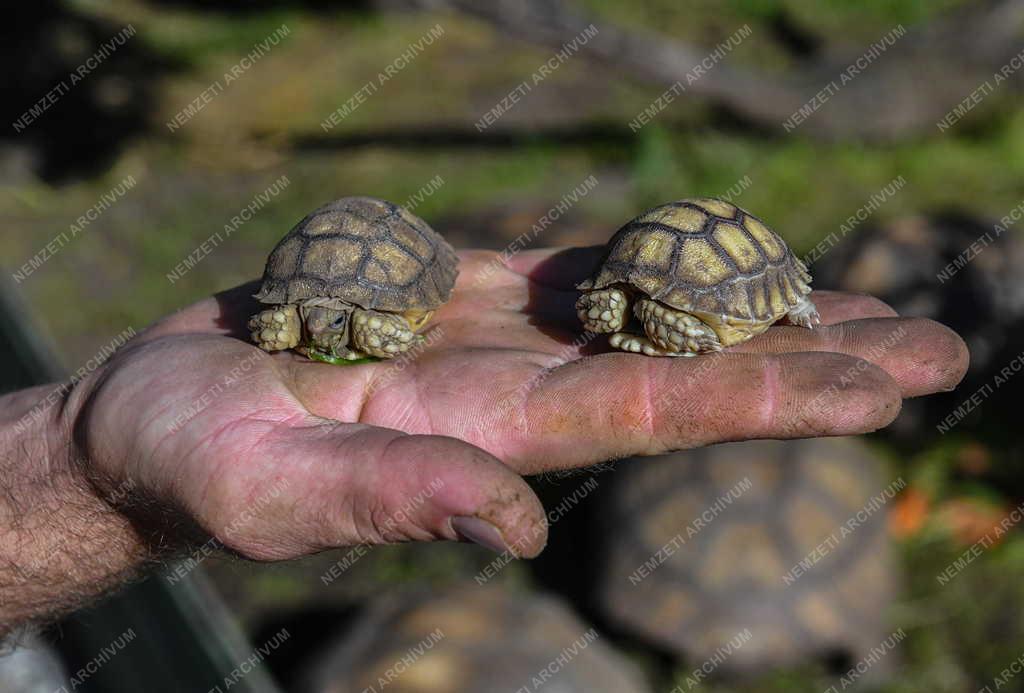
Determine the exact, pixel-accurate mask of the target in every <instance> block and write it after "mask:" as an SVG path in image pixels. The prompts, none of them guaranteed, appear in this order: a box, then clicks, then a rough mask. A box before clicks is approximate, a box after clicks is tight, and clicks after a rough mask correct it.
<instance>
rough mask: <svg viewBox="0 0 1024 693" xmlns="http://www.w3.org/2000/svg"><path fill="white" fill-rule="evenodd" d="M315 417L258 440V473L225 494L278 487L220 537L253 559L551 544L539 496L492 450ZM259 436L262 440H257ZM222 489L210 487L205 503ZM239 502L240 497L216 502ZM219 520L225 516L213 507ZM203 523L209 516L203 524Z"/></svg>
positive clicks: (532, 548)
mask: <svg viewBox="0 0 1024 693" xmlns="http://www.w3.org/2000/svg"><path fill="white" fill-rule="evenodd" d="M311 418H313V419H314V422H313V423H312V425H300V426H290V427H288V428H286V429H285V430H284V431H283V432H276V431H275V433H274V434H272V435H270V436H266V434H265V433H264V437H263V438H262V441H263V442H262V444H260V445H259V446H258V447H257V448H256V449H254V450H253V451H252V455H253V457H254V458H255V459H253V458H250V459H249V460H248V461H247V462H246V468H248V469H250V470H264V471H265V472H266V473H264V474H257V475H254V476H255V478H250V480H249V483H245V482H243V483H242V487H241V488H236V489H230V490H228V491H227V493H228V494H229V495H230V496H231V497H233V498H235V499H245V502H246V503H249V504H250V505H251V504H252V503H253V500H252V499H253V498H258V497H260V489H261V488H262V489H264V490H266V489H269V488H272V487H275V486H276V487H277V488H278V493H277V495H276V497H275V498H274V499H273V500H271V501H268V502H266V503H265V504H264V506H263V507H262V508H261V510H260V511H259V512H257V513H250V514H251V515H252V516H253V518H254V519H253V521H252V522H249V523H247V524H246V526H245V527H244V528H243V529H242V530H240V531H238V532H235V533H232V534H233V535H234V536H228V537H225V536H221V533H220V532H217V531H216V529H213V531H212V532H211V533H213V534H214V535H215V536H217V537H218V538H219V539H220V540H221V541H223V542H224V543H225V545H227V546H228V547H229V548H232V549H234V550H236V551H238V552H240V553H242V554H243V555H246V556H248V557H250V558H256V559H267V560H276V559H283V558H293V557H296V556H300V555H303V554H307V553H313V552H316V551H320V550H324V549H327V548H335V547H344V546H355V545H360V544H386V543H394V542H401V541H432V540H438V539H448V540H463V541H473V542H476V543H478V544H481V545H483V546H486V547H488V548H490V549H492V550H494V551H497V552H505V551H508V552H510V553H511V554H512V555H514V556H516V557H533V556H536V555H537V554H538V553H540V551H541V550H542V549H543V548H544V545H545V543H546V541H547V524H546V522H545V517H544V509H543V506H542V505H541V503H540V500H539V499H538V498H537V496H536V495H535V494H534V492H533V490H532V489H531V488H530V487H529V485H528V484H527V483H526V482H525V481H524V480H523V478H522V477H520V476H519V475H518V474H516V473H515V472H513V471H512V470H511V469H510V468H509V467H507V466H505V465H504V464H503V463H502V462H501V461H500V460H498V459H497V458H496V457H494V456H492V455H490V454H489V453H487V452H485V451H484V450H481V449H480V448H478V447H475V446H473V445H470V444H469V443H466V442H464V441H461V440H458V439H456V438H449V437H446V436H434V435H408V434H405V433H402V432H400V431H394V430H391V429H386V428H377V427H373V426H365V425H361V424H339V423H338V422H336V421H329V420H326V419H319V418H315V417H311ZM255 440H261V439H260V438H255ZM217 495H219V494H216V493H208V494H206V499H207V501H208V503H207V505H214V504H216V502H215V501H214V499H215V498H216V496H217ZM219 505H220V506H221V507H225V506H227V507H237V506H238V505H239V504H238V503H237V502H233V501H230V500H229V501H228V502H226V503H220V504H219ZM218 515H220V516H221V518H222V519H221V520H220V521H218V522H214V525H218V524H221V525H222V524H223V522H224V518H225V517H230V513H224V512H218ZM203 524H206V523H203Z"/></svg>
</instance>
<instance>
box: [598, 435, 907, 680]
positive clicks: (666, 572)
mask: <svg viewBox="0 0 1024 693" xmlns="http://www.w3.org/2000/svg"><path fill="white" fill-rule="evenodd" d="M887 484H889V480H888V479H886V477H885V476H884V475H883V474H882V472H881V464H880V461H879V460H878V459H877V458H875V457H874V456H873V455H872V454H871V453H870V451H869V450H868V448H867V447H866V446H864V445H863V444H861V443H860V442H859V441H857V440H855V439H835V438H833V439H824V438H822V439H815V440H804V441H785V442H783V441H752V442H743V443H730V444H726V445H718V446H714V447H710V448H704V449H701V450H695V451H689V452H684V453H676V454H673V455H665V456H662V457H660V458H654V459H645V460H644V461H643V464H633V465H623V466H622V467H621V468H619V469H617V470H616V478H615V479H613V480H612V481H611V482H610V484H609V485H607V486H606V487H605V488H604V489H603V495H601V496H599V497H598V503H599V507H600V509H599V511H597V512H596V517H598V518H600V520H599V522H600V523H601V524H603V526H602V527H601V528H600V529H599V531H600V532H601V534H602V536H603V537H604V540H603V541H604V546H603V549H604V550H603V551H601V552H600V555H601V559H600V561H601V565H600V566H599V568H598V569H597V570H596V571H595V572H596V584H595V589H596V597H597V604H598V607H599V609H600V611H601V612H602V614H603V615H605V617H607V618H608V619H609V620H610V621H611V622H613V623H614V624H615V625H616V626H618V627H620V628H622V629H623V630H626V631H628V632H630V633H632V634H634V635H637V636H639V637H641V638H642V639H644V640H645V641H647V642H648V643H651V644H653V645H656V646H658V647H660V648H663V649H664V650H665V651H667V652H670V653H672V654H674V655H677V656H681V657H685V658H692V660H693V661H703V660H705V659H707V658H708V657H710V656H712V655H713V654H714V653H715V651H716V648H720V647H722V646H723V645H725V644H726V643H727V642H730V641H731V640H733V639H734V638H737V637H738V636H739V634H741V633H743V632H744V631H745V630H747V629H749V634H748V635H747V636H746V640H747V641H746V642H743V643H742V646H741V647H738V648H737V649H736V650H735V651H734V652H733V653H732V655H731V656H730V657H729V659H728V661H727V662H726V664H725V667H726V669H728V670H730V671H732V672H733V673H740V672H752V671H755V670H761V669H763V668H765V667H773V666H784V665H792V664H798V663H806V661H807V660H811V659H815V658H824V659H828V658H831V657H835V656H847V657H850V658H851V660H856V659H859V658H860V657H861V656H863V655H865V654H866V653H867V652H868V651H869V650H870V648H871V647H873V646H876V645H877V644H878V643H879V642H881V641H882V640H883V639H884V638H885V637H886V635H887V634H888V629H887V628H886V625H887V624H886V622H885V613H884V612H885V607H886V605H887V604H888V603H890V602H892V600H893V599H894V597H895V590H896V584H895V583H896V576H895V568H894V565H893V558H894V557H893V555H892V545H891V542H890V541H889V538H888V535H887V533H886V522H885V520H886V512H885V511H886V508H887V507H888V506H887V504H886V503H887V501H889V498H890V497H891V495H894V494H895V492H896V490H897V489H896V488H895V487H893V486H889V485H887ZM886 490H888V492H889V495H888V496H886V495H885V492H886ZM879 499H880V500H879ZM851 518H854V519H853V520H851ZM850 522H852V523H853V524H852V525H850V524H848V523H850ZM740 639H744V638H740ZM733 645H734V646H735V645H736V642H733Z"/></svg>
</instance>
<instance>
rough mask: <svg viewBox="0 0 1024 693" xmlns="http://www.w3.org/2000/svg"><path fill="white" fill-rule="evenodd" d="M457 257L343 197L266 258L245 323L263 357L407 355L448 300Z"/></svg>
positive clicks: (393, 214)
mask: <svg viewBox="0 0 1024 693" xmlns="http://www.w3.org/2000/svg"><path fill="white" fill-rule="evenodd" d="M456 275H458V258H457V257H456V255H455V251H454V250H453V249H452V247H451V246H450V245H448V243H447V241H445V240H444V239H443V238H442V237H441V236H440V235H438V234H437V233H436V232H435V231H434V230H433V229H431V228H430V227H429V226H428V225H427V223H426V222H425V221H423V220H422V219H420V218H419V217H417V216H415V215H414V214H412V213H410V212H408V211H407V210H405V209H403V208H402V207H399V206H398V205H395V204H392V203H390V202H386V201H384V200H377V199H374V198H372V197H343V198H341V199H340V200H335V201H334V202H330V203H328V204H326V205H324V206H323V207H320V208H319V209H317V210H316V211H314V212H313V213H312V214H310V215H309V216H307V217H306V218H305V219H303V220H302V221H300V222H299V223H298V224H296V225H295V227H294V228H293V229H292V230H291V231H289V232H288V235H286V236H285V237H284V238H283V239H281V242H280V243H278V244H277V247H275V248H274V250H273V252H271V254H270V257H269V258H268V259H267V267H266V270H265V271H264V274H263V286H262V287H261V288H260V291H259V293H257V294H256V295H255V297H256V299H258V300H259V301H260V302H262V303H266V304H270V305H272V306H273V307H271V308H268V309H267V310H264V311H261V312H260V313H257V314H256V315H254V316H253V317H252V319H251V320H250V321H249V329H250V331H251V333H252V339H253V341H254V342H255V343H256V344H257V345H258V346H259V347H260V348H262V349H265V350H266V351H278V350H281V349H296V350H297V351H299V352H300V353H304V354H305V355H306V356H308V357H309V358H312V359H316V360H322V361H328V362H337V361H346V360H354V359H359V358H364V357H366V356H376V357H378V358H391V357H393V356H396V355H398V354H400V353H402V352H404V351H406V350H408V349H409V348H410V347H411V346H412V345H413V344H414V342H415V339H416V332H417V331H418V330H420V329H421V328H423V326H424V325H426V323H427V321H428V320H429V319H430V316H431V315H432V314H433V312H434V310H436V309H437V308H439V307H440V306H441V305H443V304H444V303H445V302H446V301H447V300H448V298H449V297H450V295H451V291H452V287H453V286H454V285H455V277H456Z"/></svg>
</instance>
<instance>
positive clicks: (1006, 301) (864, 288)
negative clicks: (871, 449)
mask: <svg viewBox="0 0 1024 693" xmlns="http://www.w3.org/2000/svg"><path fill="white" fill-rule="evenodd" d="M1016 212H1019V210H1015V214H1016ZM1018 223H1019V222H1018ZM1022 267H1024V237H1022V235H1021V230H1020V229H1019V228H1016V227H1015V224H1014V219H1013V217H1004V218H1003V219H1001V220H995V219H986V218H984V217H979V216H976V215H972V214H966V213H962V212H943V213H935V214H927V215H923V214H922V215H909V216H902V217H898V218H896V219H892V220H888V221H885V222H882V223H878V224H870V225H868V224H866V225H864V226H863V227H862V228H858V229H857V230H855V231H854V232H852V233H850V234H849V235H847V236H846V237H845V238H841V239H840V240H839V241H838V242H837V243H835V245H833V246H830V247H828V248H827V250H825V251H824V253H823V254H822V256H821V257H820V258H819V259H817V260H815V262H814V269H815V273H816V275H818V276H819V277H821V278H822V280H823V281H825V282H826V283H827V284H828V286H830V287H835V288H837V289H843V290H845V291H855V292H861V293H869V294H871V295H873V296H877V297H878V298H880V299H882V300H883V301H885V302H886V303H888V304H889V305H890V306H892V307H893V308H894V309H896V311H897V312H898V313H900V314H901V315H913V316H920V317H925V318H931V319H932V320H937V321H939V322H941V323H943V324H945V325H948V326H949V327H951V328H952V329H953V330H955V331H956V332H957V334H959V335H961V336H962V337H963V339H964V341H965V342H966V343H967V346H968V348H969V349H970V353H971V363H970V368H969V370H968V372H967V376H966V377H965V379H964V381H963V382H962V383H961V384H960V386H959V387H958V388H957V389H956V391H954V392H949V393H938V394H937V395H935V396H932V397H923V398H918V399H909V400H906V401H905V402H904V403H903V408H902V410H901V411H900V415H899V417H897V419H896V421H894V422H893V424H892V425H891V426H890V427H889V428H887V429H886V430H885V432H884V433H883V435H885V436H889V437H892V438H894V439H896V440H897V441H901V442H903V443H905V444H906V445H907V446H908V448H910V449H912V450H915V451H916V450H920V449H921V447H922V441H924V440H926V438H927V436H929V435H931V436H938V435H939V433H940V432H939V431H938V430H937V429H936V425H937V424H941V423H942V422H943V420H944V419H945V418H946V417H947V416H948V415H949V414H950V412H951V411H953V410H954V409H955V408H957V407H958V406H959V405H961V404H963V402H964V399H965V397H967V396H968V395H969V394H970V393H972V392H974V391H976V390H977V389H978V388H979V387H982V386H985V385H988V386H989V387H991V386H992V384H993V379H994V377H995V376H996V375H997V374H1000V371H1002V370H1003V369H1004V368H1005V367H1006V366H1007V365H1008V364H1010V363H1011V362H1013V360H1014V359H1016V358H1017V357H1018V355H1019V354H1020V353H1021V352H1022V351H1024V278H1022V276H1021V268H1022ZM1005 376H1006V374H1005V373H1004V374H1003V377H1005ZM1018 400H1019V395H1018V394H1016V393H1015V392H1014V388H997V389H996V390H995V392H994V393H993V394H992V395H991V397H989V400H988V401H987V402H986V404H985V406H984V408H983V409H981V408H978V409H977V410H976V411H975V412H972V414H971V415H970V416H969V417H968V418H967V419H966V420H964V421H963V422H959V421H958V422H957V430H958V431H968V430H974V431H978V430H980V429H981V428H984V429H985V432H986V436H987V438H988V440H990V441H992V440H999V441H1001V443H999V444H998V446H999V447H1001V448H1002V449H1003V452H1004V453H1006V459H1007V460H1011V461H1012V460H1020V459H1021V455H1020V452H1021V450H1024V445H1022V444H1021V437H1020V436H1019V435H1017V434H1016V430H1015V429H1014V423H1015V422H1014V417H1015V415H1016V411H1017V406H1016V403H1017V401H1018ZM982 412H983V413H984V415H982ZM1019 470H1020V467H1019V466H1017V465H1016V463H1015V464H1014V467H1013V471H1012V473H1011V470H1010V469H1009V468H1007V469H1006V470H1005V471H1006V472H1007V475H1006V476H1007V481H1009V480H1010V477H1015V478H1016V480H1017V481H1016V482H1015V483H1014V488H1020V482H1019V480H1020V478H1021V475H1020V472H1019Z"/></svg>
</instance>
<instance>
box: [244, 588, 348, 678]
mask: <svg viewBox="0 0 1024 693" xmlns="http://www.w3.org/2000/svg"><path fill="white" fill-rule="evenodd" d="M363 612H364V610H363V609H362V608H361V607H359V606H356V605H351V606H346V607H342V608H338V607H336V606H331V607H324V606H322V605H321V606H312V605H311V606H309V607H308V608H304V609H300V610H296V611H288V612H279V613H277V614H271V615H270V616H269V617H267V618H266V619H264V621H263V623H261V624H260V625H259V626H258V627H257V628H255V629H254V630H253V633H252V636H251V640H252V642H253V643H256V644H258V645H262V644H263V643H265V642H268V641H271V640H273V638H274V636H275V635H278V634H281V633H282V631H287V633H288V637H287V639H284V640H283V642H282V643H281V645H280V646H279V647H277V648H276V649H274V650H273V651H272V652H271V654H270V656H269V657H267V660H266V663H267V666H268V667H269V669H270V671H271V672H272V673H273V675H274V678H275V679H276V680H277V681H278V682H279V683H280V684H281V686H282V687H283V688H284V689H285V690H288V691H293V692H294V693H303V686H302V683H303V682H305V681H308V680H309V676H310V673H311V671H312V670H313V668H314V666H315V665H317V664H318V663H319V662H320V660H322V659H323V658H324V657H326V656H329V655H330V652H331V650H332V648H333V647H334V646H336V643H337V642H338V640H339V639H340V638H342V637H343V636H345V635H346V633H347V632H348V631H349V630H351V628H352V626H353V625H354V624H355V623H357V622H358V620H359V618H360V616H361V615H362V614H363ZM281 639H282V638H281V637H279V638H278V641H281Z"/></svg>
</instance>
